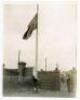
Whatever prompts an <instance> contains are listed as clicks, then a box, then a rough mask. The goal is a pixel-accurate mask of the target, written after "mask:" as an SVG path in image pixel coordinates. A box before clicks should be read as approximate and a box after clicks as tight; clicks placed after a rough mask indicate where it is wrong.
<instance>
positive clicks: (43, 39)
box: [4, 2, 76, 70]
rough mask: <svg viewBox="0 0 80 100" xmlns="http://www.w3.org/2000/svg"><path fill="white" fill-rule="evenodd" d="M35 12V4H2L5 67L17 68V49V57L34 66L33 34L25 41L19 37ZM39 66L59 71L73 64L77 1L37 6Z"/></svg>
mask: <svg viewBox="0 0 80 100" xmlns="http://www.w3.org/2000/svg"><path fill="white" fill-rule="evenodd" d="M36 12H37V9H36V5H35V4H34V5H33V4H22V5H21V4H9V5H8V4H6V5H4V37H5V38H4V63H5V64H6V67H7V68H17V62H18V52H19V50H21V56H20V60H21V61H25V62H26V63H27V65H28V66H35V35H36V30H35V31H34V32H33V34H32V36H31V37H30V38H29V39H28V40H23V39H22V36H23V34H24V32H25V31H26V30H27V25H28V24H29V22H30V20H31V19H32V18H33V16H34V15H35V13H36ZM38 14H39V15H38V16H39V19H38V27H39V28H38V31H39V33H38V38H39V45H38V47H39V48H38V54H39V57H38V58H39V59H38V69H41V68H43V69H44V68H45V57H46V58H47V67H48V68H47V69H49V70H52V69H54V68H55V65H56V63H58V64H59V68H60V69H62V70H67V69H71V68H72V67H73V66H75V34H76V28H75V27H76V25H75V23H76V4H75V3H74V2H54V3H46V4H40V5H39V11H38Z"/></svg>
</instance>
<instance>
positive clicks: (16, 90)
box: [3, 78, 75, 97]
mask: <svg viewBox="0 0 80 100" xmlns="http://www.w3.org/2000/svg"><path fill="white" fill-rule="evenodd" d="M3 96H14V97H15V96H17V97H20V96H21V97H75V95H74V93H69V92H68V91H67V87H66V84H62V85H61V90H60V91H50V90H43V89H40V90H39V92H38V93H36V92H34V89H33V88H29V87H26V86H19V84H18V83H16V79H15V80H12V79H9V80H8V78H7V80H6V79H4V85H3Z"/></svg>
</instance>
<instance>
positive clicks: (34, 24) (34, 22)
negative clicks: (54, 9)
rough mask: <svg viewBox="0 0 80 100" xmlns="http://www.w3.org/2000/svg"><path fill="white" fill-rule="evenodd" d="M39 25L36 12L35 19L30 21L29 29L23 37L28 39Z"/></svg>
mask: <svg viewBox="0 0 80 100" xmlns="http://www.w3.org/2000/svg"><path fill="white" fill-rule="evenodd" d="M37 27H38V14H37V13H36V14H35V16H34V17H33V19H32V20H31V21H30V23H29V25H28V29H27V31H26V32H25V33H24V35H23V39H28V38H29V37H30V36H31V35H32V32H33V31H34V30H35V29H37Z"/></svg>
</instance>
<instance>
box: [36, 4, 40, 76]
mask: <svg viewBox="0 0 80 100" xmlns="http://www.w3.org/2000/svg"><path fill="white" fill-rule="evenodd" d="M38 10H39V5H38V4H37V16H38ZM37 23H38V18H37ZM35 48H36V50H35V51H36V53H35V55H36V56H35V77H37V76H38V24H37V30H36V47H35Z"/></svg>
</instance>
